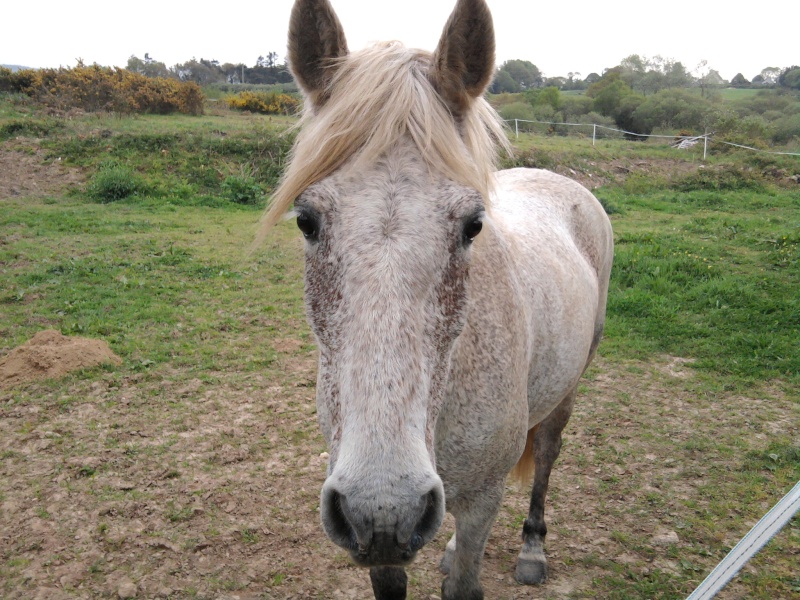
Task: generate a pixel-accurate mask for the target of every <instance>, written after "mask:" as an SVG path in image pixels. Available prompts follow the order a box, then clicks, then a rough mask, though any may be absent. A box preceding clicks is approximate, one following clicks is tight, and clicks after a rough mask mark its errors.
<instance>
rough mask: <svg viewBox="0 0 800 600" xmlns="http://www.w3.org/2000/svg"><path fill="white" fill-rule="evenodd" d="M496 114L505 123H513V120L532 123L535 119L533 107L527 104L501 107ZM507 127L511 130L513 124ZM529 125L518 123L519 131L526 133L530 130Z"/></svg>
mask: <svg viewBox="0 0 800 600" xmlns="http://www.w3.org/2000/svg"><path fill="white" fill-rule="evenodd" d="M498 112H499V114H500V117H501V118H502V119H504V120H506V121H514V119H519V120H520V121H534V120H535V119H536V115H534V114H533V107H532V106H531V105H530V104H528V103H527V102H512V103H511V104H506V105H505V106H503V107H501V108H500V110H499V111H498ZM509 125H510V126H511V127H512V128H513V127H514V124H513V123H509ZM531 125H533V123H519V129H520V131H527V130H529V129H530V128H531Z"/></svg>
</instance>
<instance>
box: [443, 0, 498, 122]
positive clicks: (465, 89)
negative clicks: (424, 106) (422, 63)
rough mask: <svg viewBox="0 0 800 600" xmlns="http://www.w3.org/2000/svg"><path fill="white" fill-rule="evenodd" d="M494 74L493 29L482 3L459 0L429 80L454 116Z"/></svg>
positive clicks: (483, 88) (484, 86)
mask: <svg viewBox="0 0 800 600" xmlns="http://www.w3.org/2000/svg"><path fill="white" fill-rule="evenodd" d="M493 74H494V27H493V26H492V15H491V13H490V12H489V7H488V6H486V2H485V0H458V3H457V4H456V7H455V9H453V13H452V14H451V15H450V18H449V19H448V20H447V24H446V25H445V26H444V31H443V32H442V38H441V39H440V40H439V45H438V46H437V48H436V52H435V53H434V55H433V70H432V73H431V80H432V81H433V84H434V85H435V86H436V89H437V90H438V91H439V93H440V94H441V96H442V98H444V100H445V102H446V103H447V105H448V106H449V107H450V110H451V111H452V112H453V114H455V115H456V116H459V115H461V114H463V113H464V112H465V111H466V110H467V109H468V108H469V105H470V102H471V101H472V99H473V98H477V97H478V96H480V95H481V94H483V92H484V91H485V90H486V87H487V86H488V85H489V83H490V82H491V80H492V75H493Z"/></svg>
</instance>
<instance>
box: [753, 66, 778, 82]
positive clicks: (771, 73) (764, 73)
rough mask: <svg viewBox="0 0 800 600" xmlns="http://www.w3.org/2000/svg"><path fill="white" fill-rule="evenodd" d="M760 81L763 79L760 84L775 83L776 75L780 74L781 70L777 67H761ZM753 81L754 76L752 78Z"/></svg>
mask: <svg viewBox="0 0 800 600" xmlns="http://www.w3.org/2000/svg"><path fill="white" fill-rule="evenodd" d="M760 75H761V81H763V84H762V85H770V86H772V85H775V84H776V83H778V77H780V76H781V70H780V69H779V68H778V67H766V68H764V69H761V73H760ZM753 81H755V78H753Z"/></svg>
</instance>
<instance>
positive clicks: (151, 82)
mask: <svg viewBox="0 0 800 600" xmlns="http://www.w3.org/2000/svg"><path fill="white" fill-rule="evenodd" d="M0 91H2V92H16V93H22V94H25V95H27V96H30V97H31V98H33V99H35V100H36V101H37V102H40V103H42V104H45V105H46V106H49V107H51V108H55V109H59V110H68V109H70V108H80V109H82V110H85V111H87V112H97V111H110V112H118V113H124V114H130V113H154V114H168V113H173V112H180V113H185V114H190V115H199V114H202V113H203V92H202V91H201V90H200V87H199V86H198V85H197V84H196V83H194V82H191V81H186V82H184V81H178V80H175V79H165V78H163V77H145V76H144V75H141V74H139V73H135V72H133V71H128V70H127V69H119V68H111V67H101V66H99V65H92V66H88V67H87V66H84V65H80V64H79V65H78V66H77V67H74V68H59V69H40V70H31V69H26V70H22V71H17V72H12V71H10V70H9V69H4V68H0Z"/></svg>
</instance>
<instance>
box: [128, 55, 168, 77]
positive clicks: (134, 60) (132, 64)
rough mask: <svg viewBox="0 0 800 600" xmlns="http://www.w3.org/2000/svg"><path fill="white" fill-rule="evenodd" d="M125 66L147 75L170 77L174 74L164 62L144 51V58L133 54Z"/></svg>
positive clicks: (129, 69)
mask: <svg viewBox="0 0 800 600" xmlns="http://www.w3.org/2000/svg"><path fill="white" fill-rule="evenodd" d="M125 68H126V69H128V71H133V72H134V73H139V74H141V75H144V76H145V77H170V76H171V75H172V74H171V73H170V71H169V69H167V66H166V65H165V64H164V63H163V62H159V61H157V60H155V59H154V58H151V57H150V54H149V53H148V52H145V53H144V59H141V58H138V57H136V56H135V55H133V54H131V56H130V58H129V59H128V64H127V66H126V67H125Z"/></svg>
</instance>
